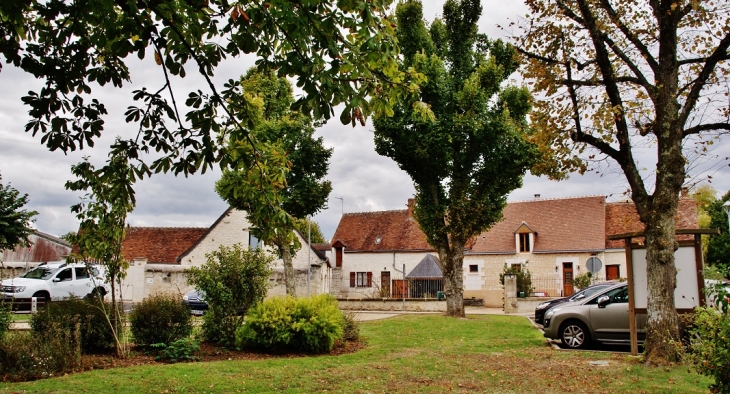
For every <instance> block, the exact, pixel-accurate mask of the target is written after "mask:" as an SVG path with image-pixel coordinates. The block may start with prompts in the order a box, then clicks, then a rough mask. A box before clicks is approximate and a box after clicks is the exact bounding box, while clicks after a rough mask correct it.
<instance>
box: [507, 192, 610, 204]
mask: <svg viewBox="0 0 730 394" xmlns="http://www.w3.org/2000/svg"><path fill="white" fill-rule="evenodd" d="M595 197H602V198H604V199H605V198H607V197H606V196H605V195H602V194H591V195H587V196H571V197H552V198H535V199H532V200H515V201H507V204H512V203H518V202H538V201H556V200H575V199H579V198H595Z"/></svg>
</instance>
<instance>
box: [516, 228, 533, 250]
mask: <svg viewBox="0 0 730 394" xmlns="http://www.w3.org/2000/svg"><path fill="white" fill-rule="evenodd" d="M519 235H520V252H529V251H530V250H531V248H530V233H520V234H519Z"/></svg>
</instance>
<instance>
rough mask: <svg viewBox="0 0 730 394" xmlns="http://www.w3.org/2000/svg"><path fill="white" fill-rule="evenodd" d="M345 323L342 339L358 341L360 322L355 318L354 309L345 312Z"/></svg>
mask: <svg viewBox="0 0 730 394" xmlns="http://www.w3.org/2000/svg"><path fill="white" fill-rule="evenodd" d="M343 317H344V318H345V325H344V326H343V327H342V339H343V340H345V341H357V340H358V339H360V323H359V322H358V321H357V320H356V319H355V314H354V313H353V312H352V311H345V312H343Z"/></svg>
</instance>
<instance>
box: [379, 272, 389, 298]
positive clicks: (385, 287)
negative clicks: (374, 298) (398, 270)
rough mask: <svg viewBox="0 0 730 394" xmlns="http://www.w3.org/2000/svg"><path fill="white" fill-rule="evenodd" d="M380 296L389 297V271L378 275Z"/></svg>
mask: <svg viewBox="0 0 730 394" xmlns="http://www.w3.org/2000/svg"><path fill="white" fill-rule="evenodd" d="M380 296H381V297H390V271H382V272H381V273H380Z"/></svg>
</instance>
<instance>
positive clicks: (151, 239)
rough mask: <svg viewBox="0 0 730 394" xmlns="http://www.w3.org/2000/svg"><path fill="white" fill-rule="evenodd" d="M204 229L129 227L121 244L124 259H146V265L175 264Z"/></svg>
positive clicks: (206, 229)
mask: <svg viewBox="0 0 730 394" xmlns="http://www.w3.org/2000/svg"><path fill="white" fill-rule="evenodd" d="M207 231H208V228H205V227H130V228H128V229H127V237H126V238H125V239H124V242H123V243H122V254H124V257H125V258H126V259H129V260H132V259H135V258H146V259H147V262H148V263H175V261H176V260H177V258H178V257H179V256H180V255H182V254H183V253H184V252H185V251H186V250H188V249H189V248H190V247H191V246H192V245H193V244H195V242H197V241H198V239H200V237H202V236H203V235H204V234H205V233H206V232H207Z"/></svg>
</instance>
